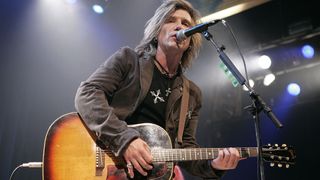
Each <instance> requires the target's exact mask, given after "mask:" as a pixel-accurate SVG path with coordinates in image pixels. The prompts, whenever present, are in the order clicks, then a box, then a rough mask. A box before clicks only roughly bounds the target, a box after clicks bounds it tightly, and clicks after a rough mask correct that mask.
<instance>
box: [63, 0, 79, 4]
mask: <svg viewBox="0 0 320 180" xmlns="http://www.w3.org/2000/svg"><path fill="white" fill-rule="evenodd" d="M65 1H66V3H68V4H75V3H76V2H77V0H65Z"/></svg>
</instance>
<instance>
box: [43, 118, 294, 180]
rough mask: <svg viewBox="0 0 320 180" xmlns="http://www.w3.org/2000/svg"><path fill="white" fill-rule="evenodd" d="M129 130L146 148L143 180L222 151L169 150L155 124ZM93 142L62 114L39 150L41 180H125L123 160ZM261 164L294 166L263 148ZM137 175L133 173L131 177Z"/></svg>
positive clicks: (284, 149) (282, 153)
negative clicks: (148, 159)
mask: <svg viewBox="0 0 320 180" xmlns="http://www.w3.org/2000/svg"><path fill="white" fill-rule="evenodd" d="M129 127H131V128H134V129H136V130H137V131H139V132H140V135H141V138H142V139H143V140H144V141H145V142H146V143H147V144H148V145H149V146H150V148H151V153H152V156H153V169H152V170H150V171H149V172H148V176H147V178H146V179H165V180H167V179H170V178H172V174H173V169H174V162H179V161H194V160H209V159H214V158H216V157H217V156H218V151H219V149H222V148H190V149H172V144H171V140H170V137H169V135H168V134H167V132H166V131H165V130H164V129H163V128H161V127H160V126H157V125H155V124H150V123H143V124H136V125H130V126H129ZM96 142H97V141H96V138H95V136H94V135H92V133H90V131H89V130H88V129H87V127H86V126H85V125H84V122H83V120H82V119H81V118H80V116H79V115H78V114H77V113H75V112H72V113H68V114H65V115H63V116H61V117H59V118H58V119H56V120H55V121H54V122H53V123H52V124H51V126H50V127H49V129H48V131H47V134H46V137H45V141H44V150H43V167H42V176H43V180H72V179H76V180H102V179H104V180H105V179H108V180H112V179H117V180H126V179H128V177H127V169H126V165H125V162H124V160H123V158H121V157H116V156H114V154H113V153H112V152H111V151H110V150H108V149H104V148H100V147H99V146H98V145H97V144H99V143H96ZM237 149H238V150H239V152H240V156H241V157H256V156H257V154H258V148H257V147H238V148H237ZM262 157H263V159H264V161H266V162H270V163H271V165H272V166H277V167H289V166H290V165H292V164H294V160H295V153H294V150H293V149H292V147H289V146H286V145H282V146H277V145H275V146H271V145H268V146H264V147H263V148H262ZM135 174H137V173H135Z"/></svg>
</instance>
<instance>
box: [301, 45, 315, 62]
mask: <svg viewBox="0 0 320 180" xmlns="http://www.w3.org/2000/svg"><path fill="white" fill-rule="evenodd" d="M301 52H302V55H303V57H305V58H308V59H311V58H313V56H314V49H313V47H312V46H310V45H304V46H303V47H302V48H301Z"/></svg>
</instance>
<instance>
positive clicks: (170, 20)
mask: <svg viewBox="0 0 320 180" xmlns="http://www.w3.org/2000/svg"><path fill="white" fill-rule="evenodd" d="M173 22H174V19H173V18H169V19H167V21H166V23H173Z"/></svg>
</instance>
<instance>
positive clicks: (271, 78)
mask: <svg viewBox="0 0 320 180" xmlns="http://www.w3.org/2000/svg"><path fill="white" fill-rule="evenodd" d="M275 79H276V76H275V75H274V74H272V73H270V74H267V75H266V76H265V77H264V79H263V84H264V85H265V86H269V85H270V84H271V83H272V82H273V81H274V80H275Z"/></svg>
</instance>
